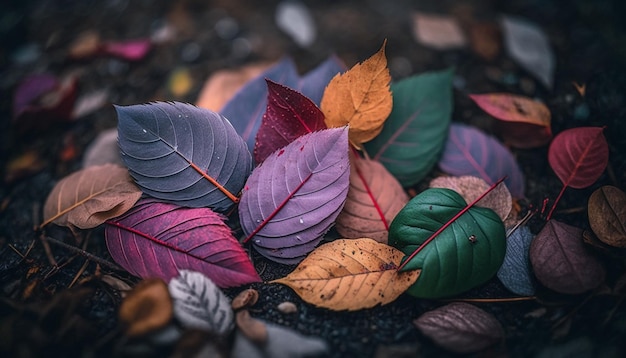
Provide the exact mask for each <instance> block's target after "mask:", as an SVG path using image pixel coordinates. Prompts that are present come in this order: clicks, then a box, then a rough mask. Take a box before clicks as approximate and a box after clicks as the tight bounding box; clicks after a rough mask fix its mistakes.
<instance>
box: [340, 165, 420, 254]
mask: <svg viewBox="0 0 626 358" xmlns="http://www.w3.org/2000/svg"><path fill="white" fill-rule="evenodd" d="M351 159H352V160H351V161H350V189H349V190H348V197H347V198H346V203H345V205H344V206H343V210H342V211H341V213H340V214H339V216H338V217H337V222H336V223H335V225H336V229H337V232H339V235H341V236H343V237H345V238H348V239H356V238H359V237H369V238H371V239H374V240H376V241H378V242H381V243H384V244H386V243H387V236H388V235H389V224H391V222H392V221H393V219H394V218H395V217H396V214H398V212H399V211H400V210H401V209H402V208H403V207H404V205H405V204H406V203H407V202H408V201H409V196H408V195H407V194H406V192H405V191H404V190H403V189H402V186H401V185H400V183H398V181H397V180H396V178H394V177H393V176H392V175H391V174H390V173H389V172H388V171H387V169H385V167H384V166H382V164H380V163H378V162H376V161H373V160H368V159H363V158H359V157H355V156H352V157H351Z"/></svg>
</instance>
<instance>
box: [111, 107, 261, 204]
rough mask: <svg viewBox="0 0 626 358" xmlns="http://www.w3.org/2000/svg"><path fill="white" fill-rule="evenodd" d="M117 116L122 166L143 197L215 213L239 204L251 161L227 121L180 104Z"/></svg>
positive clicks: (126, 111)
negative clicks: (203, 208) (124, 165)
mask: <svg viewBox="0 0 626 358" xmlns="http://www.w3.org/2000/svg"><path fill="white" fill-rule="evenodd" d="M115 110H116V111H117V116H118V119H119V122H118V135H119V146H120V149H121V151H122V160H123V161H124V163H125V164H126V166H127V167H128V169H129V171H130V174H131V176H132V177H133V178H134V179H135V181H136V182H137V185H139V186H140V187H141V189H142V191H143V192H144V193H146V194H148V195H150V196H152V197H155V198H158V199H162V200H166V201H170V202H173V203H175V204H178V205H181V206H190V207H209V208H211V209H214V210H216V211H226V210H228V209H229V208H230V207H231V206H232V205H233V204H234V203H235V202H236V201H237V200H238V199H237V197H236V196H237V195H238V193H239V192H240V191H241V189H242V188H243V185H244V183H245V181H246V179H247V178H248V175H249V174H250V172H251V171H252V156H251V155H250V152H249V151H248V148H247V146H246V143H245V142H244V141H243V139H241V137H240V136H239V135H238V134H237V133H236V132H235V129H234V128H233V127H232V125H231V124H230V122H228V120H227V119H226V118H224V117H223V116H221V115H219V114H217V113H215V112H213V111H210V110H208V109H202V108H198V107H195V106H193V105H190V104H187V103H180V102H167V103H166V102H156V103H150V104H143V105H133V106H124V107H121V106H115Z"/></svg>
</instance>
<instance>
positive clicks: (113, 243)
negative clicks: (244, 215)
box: [105, 199, 260, 287]
mask: <svg viewBox="0 0 626 358" xmlns="http://www.w3.org/2000/svg"><path fill="white" fill-rule="evenodd" d="M105 238H106V244H107V247H108V248H109V252H110V253H111V257H113V259H114V260H115V262H117V263H118V264H119V265H120V266H122V267H123V268H125V269H126V270H128V272H130V273H131V274H133V275H136V276H139V277H142V278H148V277H160V278H162V279H163V280H165V281H169V280H170V279H171V278H173V277H176V276H178V275H179V271H180V270H193V271H198V272H201V273H203V274H204V275H206V276H207V277H209V278H210V279H211V280H212V281H213V282H215V284H216V285H218V286H220V287H235V286H241V285H244V284H248V283H252V282H259V281H260V278H259V276H258V274H257V272H256V271H255V269H254V266H253V265H252V262H250V259H249V258H248V255H247V253H246V252H245V251H244V250H243V248H242V247H241V245H240V244H239V242H238V241H237V240H236V239H235V238H234V237H233V235H232V233H231V231H230V228H229V227H228V226H227V225H226V224H225V223H224V221H223V217H222V216H221V215H219V214H216V213H215V212H213V211H211V209H208V208H183V207H180V206H177V205H175V204H168V203H162V202H158V201H156V200H154V199H142V200H140V201H139V202H137V204H135V206H134V207H133V208H132V209H131V210H130V211H128V212H127V213H126V214H124V215H122V216H121V217H119V218H117V219H114V220H110V221H108V222H107V226H106V231H105Z"/></svg>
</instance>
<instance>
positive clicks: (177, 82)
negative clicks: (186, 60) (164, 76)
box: [167, 67, 193, 98]
mask: <svg viewBox="0 0 626 358" xmlns="http://www.w3.org/2000/svg"><path fill="white" fill-rule="evenodd" d="M192 87H193V77H192V76H191V72H190V71H189V69H188V68H186V67H179V68H176V69H174V71H172V73H170V76H169V78H168V80H167V89H168V91H169V92H170V93H171V94H172V95H173V96H174V97H176V98H181V97H183V96H185V95H186V94H187V93H189V91H190V90H191V88H192Z"/></svg>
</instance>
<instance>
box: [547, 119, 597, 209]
mask: <svg viewBox="0 0 626 358" xmlns="http://www.w3.org/2000/svg"><path fill="white" fill-rule="evenodd" d="M603 131H604V128H603V127H578V128H572V129H568V130H565V131H563V132H561V133H559V134H558V135H557V136H556V137H555V138H554V140H553V141H552V144H550V149H549V151H548V161H549V163H550V166H551V167H552V170H554V173H555V174H556V176H557V177H559V179H560V180H561V182H562V183H563V189H562V190H561V192H560V193H559V195H558V196H557V198H556V200H555V201H554V204H553V205H552V209H551V210H550V213H549V214H548V219H550V217H551V216H552V213H553V212H554V209H555V208H556V205H557V204H558V202H559V200H560V199H561V196H562V195H563V192H564V191H565V188H567V187H572V188H574V189H583V188H586V187H588V186H590V185H591V184H593V183H595V182H596V180H598V178H600V176H601V175H602V173H603V172H604V169H606V166H607V164H608V163H609V145H608V144H607V142H606V138H605V137H604V134H603Z"/></svg>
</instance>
